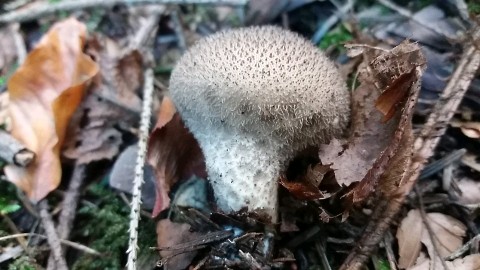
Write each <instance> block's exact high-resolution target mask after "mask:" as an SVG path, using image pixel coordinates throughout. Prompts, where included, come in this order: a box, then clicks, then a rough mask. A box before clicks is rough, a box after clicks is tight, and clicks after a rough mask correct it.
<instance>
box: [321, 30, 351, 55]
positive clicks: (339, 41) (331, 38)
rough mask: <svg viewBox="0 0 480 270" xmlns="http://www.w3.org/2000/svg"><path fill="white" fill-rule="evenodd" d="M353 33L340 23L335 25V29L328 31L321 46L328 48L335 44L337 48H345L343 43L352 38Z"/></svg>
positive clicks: (323, 48) (324, 48)
mask: <svg viewBox="0 0 480 270" xmlns="http://www.w3.org/2000/svg"><path fill="white" fill-rule="evenodd" d="M352 38H353V36H352V34H351V33H350V32H349V31H348V30H347V28H346V27H345V26H343V24H342V25H340V26H337V27H335V28H334V29H333V30H331V31H330V32H328V33H327V34H326V35H325V37H324V38H323V39H322V41H321V42H320V45H319V46H320V48H321V49H322V50H326V49H327V48H330V47H331V46H334V47H335V48H336V49H339V50H344V48H343V46H342V45H343V44H344V43H345V42H347V41H350V40H352Z"/></svg>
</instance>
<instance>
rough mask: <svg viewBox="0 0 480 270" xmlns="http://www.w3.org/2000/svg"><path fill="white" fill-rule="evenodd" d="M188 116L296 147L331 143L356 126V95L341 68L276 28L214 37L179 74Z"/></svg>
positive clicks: (175, 88)
mask: <svg viewBox="0 0 480 270" xmlns="http://www.w3.org/2000/svg"><path fill="white" fill-rule="evenodd" d="M170 90H171V95H172V98H173V100H174V101H175V104H176V105H177V107H178V109H179V112H180V113H181V115H182V118H183V119H184V120H185V122H186V124H187V126H188V127H189V128H190V129H191V130H192V132H193V133H195V130H194V129H195V126H198V125H210V124H212V125H214V126H224V127H225V128H230V129H234V130H238V131H239V132H248V133H249V134H252V133H256V134H258V136H264V137H265V138H268V137H272V136H273V137H275V138H281V140H284V141H286V142H293V143H294V144H295V145H296V146H295V147H296V148H302V147H305V146H307V145H311V144H316V143H320V142H326V141H328V140H330V138H331V137H332V136H335V135H339V133H341V132H342V130H343V129H344V128H345V126H346V125H347V123H348V121H349V115H350V111H349V110H350V109H349V106H350V103H349V94H348V92H347V90H346V85H345V82H344V80H343V79H342V78H341V76H340V74H339V73H338V71H337V69H336V67H335V66H334V64H333V63H332V62H331V61H330V60H329V59H328V58H327V57H326V56H325V55H324V54H323V53H322V52H321V51H320V50H319V49H318V48H316V47H315V46H313V45H312V44H311V43H310V42H309V41H307V40H305V39H304V38H302V37H300V36H299V35H298V34H295V33H293V32H291V31H287V30H283V29H281V28H278V27H273V26H262V27H250V28H242V29H236V30H229V31H225V32H220V33H217V34H213V35H211V36H209V37H207V38H204V39H202V40H201V41H199V42H198V43H197V44H196V45H195V46H193V47H192V48H191V49H190V50H189V51H188V52H187V53H186V54H185V55H184V56H183V57H182V58H181V59H180V61H179V62H178V64H177V66H176V67H175V69H174V70H173V72H172V76H171V80H170Z"/></svg>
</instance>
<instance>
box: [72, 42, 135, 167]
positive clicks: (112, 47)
mask: <svg viewBox="0 0 480 270" xmlns="http://www.w3.org/2000/svg"><path fill="white" fill-rule="evenodd" d="M88 52H89V53H90V54H91V55H92V56H93V58H94V59H96V60H97V62H98V64H99V65H100V73H99V74H98V75H97V76H96V77H95V80H94V83H93V84H92V86H91V87H90V89H89V92H88V95H87V97H86V98H85V100H84V101H83V102H82V104H81V106H80V109H79V110H77V111H76V113H75V115H74V116H73V117H72V121H71V123H70V127H69V136H68V138H67V141H66V142H65V149H64V152H63V154H64V155H65V156H66V157H68V158H71V159H76V160H77V163H89V162H92V161H98V160H102V159H112V158H113V157H114V156H116V155H117V154H118V153H119V150H120V146H121V145H122V143H123V138H122V134H123V132H124V131H127V132H131V131H132V127H134V126H136V125H137V124H138V121H139V113H140V108H141V100H140V98H139V96H138V91H139V89H140V87H141V85H142V81H143V69H142V58H141V56H140V54H139V53H138V52H137V51H132V52H130V53H128V54H123V53H122V52H121V50H120V48H119V47H118V45H117V44H116V43H115V42H114V41H112V40H110V39H108V38H103V39H101V38H99V37H96V38H93V39H91V40H90V41H89V42H88Z"/></svg>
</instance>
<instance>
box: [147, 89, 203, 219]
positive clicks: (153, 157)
mask: <svg viewBox="0 0 480 270" xmlns="http://www.w3.org/2000/svg"><path fill="white" fill-rule="evenodd" d="M148 163H149V164H150V165H151V166H152V167H153V168H154V169H155V175H156V177H157V188H156V194H157V198H156V201H155V206H154V209H153V213H152V215H153V216H156V215H158V214H159V213H160V212H161V211H163V210H164V209H166V208H168V206H169V204H170V199H169V197H168V193H169V192H170V189H171V187H172V186H173V185H174V184H175V183H177V182H178V181H179V180H182V179H183V180H187V179H189V178H190V176H191V175H197V176H199V177H203V178H206V171H205V170H206V169H205V164H204V158H203V154H202V150H201V149H200V146H199V145H198V143H197V141H196V140H195V138H194V137H193V135H192V134H191V133H190V132H189V131H188V129H187V128H186V127H185V126H184V125H183V122H182V119H181V118H180V115H179V114H178V113H177V112H176V109H175V105H174V104H173V102H172V101H171V99H170V98H169V97H164V98H163V101H162V104H161V106H160V110H159V112H158V117H157V123H156V125H155V128H154V129H153V131H152V133H151V135H150V139H149V142H148Z"/></svg>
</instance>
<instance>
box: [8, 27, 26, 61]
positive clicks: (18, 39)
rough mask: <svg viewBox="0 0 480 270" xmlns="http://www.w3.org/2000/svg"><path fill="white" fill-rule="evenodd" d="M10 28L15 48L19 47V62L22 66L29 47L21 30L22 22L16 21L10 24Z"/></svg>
mask: <svg viewBox="0 0 480 270" xmlns="http://www.w3.org/2000/svg"><path fill="white" fill-rule="evenodd" d="M10 29H11V33H12V37H13V41H14V42H15V48H16V49H17V63H18V65H19V66H20V65H21V64H22V63H23V61H25V58H27V48H26V46H25V41H24V40H23V37H22V35H21V34H20V32H19V29H20V24H18V23H14V24H12V25H10Z"/></svg>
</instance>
